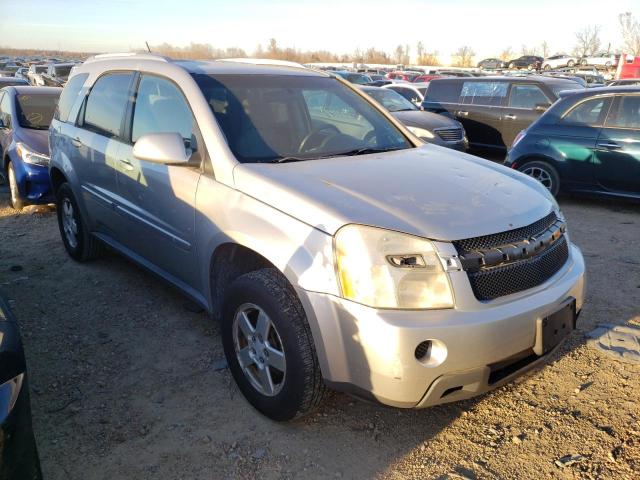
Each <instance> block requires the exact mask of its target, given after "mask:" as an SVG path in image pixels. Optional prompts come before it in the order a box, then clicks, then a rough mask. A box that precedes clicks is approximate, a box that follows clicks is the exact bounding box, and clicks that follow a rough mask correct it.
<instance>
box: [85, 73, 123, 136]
mask: <svg viewBox="0 0 640 480" xmlns="http://www.w3.org/2000/svg"><path fill="white" fill-rule="evenodd" d="M132 78H133V74H132V73H130V72H119V73H109V74H107V75H104V76H102V77H100V78H99V79H98V80H97V81H96V83H95V84H94V85H93V88H92V89H91V92H90V93H89V96H88V97H87V100H86V106H85V112H84V121H83V126H84V127H86V128H89V129H91V130H94V131H96V132H97V133H101V134H103V135H106V136H110V137H118V136H120V135H121V130H122V124H123V120H124V115H125V111H126V108H127V102H128V101H129V89H130V87H131V79H132Z"/></svg>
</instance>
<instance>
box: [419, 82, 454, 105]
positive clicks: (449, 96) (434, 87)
mask: <svg viewBox="0 0 640 480" xmlns="http://www.w3.org/2000/svg"><path fill="white" fill-rule="evenodd" d="M461 88H462V84H461V83H460V82H457V81H454V82H451V81H449V80H433V81H432V82H431V83H429V87H428V88H427V98H425V100H427V101H430V102H437V103H458V101H459V99H460V89H461Z"/></svg>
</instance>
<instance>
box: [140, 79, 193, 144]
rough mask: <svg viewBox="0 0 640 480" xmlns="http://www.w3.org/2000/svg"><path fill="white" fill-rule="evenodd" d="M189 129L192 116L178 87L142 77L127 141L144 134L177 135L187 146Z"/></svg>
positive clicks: (167, 82) (189, 140)
mask: <svg viewBox="0 0 640 480" xmlns="http://www.w3.org/2000/svg"><path fill="white" fill-rule="evenodd" d="M193 129H194V118H193V115H192V113H191V110H190V109H189V106H188V105H187V102H186V100H185V98H184V96H183V95H182V92H180V90H179V89H178V87H176V86H175V85H174V84H173V83H172V82H170V81H169V80H166V79H164V78H159V77H154V76H152V75H144V76H143V77H142V79H141V80H140V86H139V87H138V95H137V96H136V105H135V110H134V115H133V129H132V132H131V140H132V141H134V142H135V141H137V140H138V139H139V138H140V137H141V136H143V135H146V134H148V133H161V132H177V133H179V134H180V135H182V138H184V139H185V140H186V141H187V142H191V141H192V140H193V139H192V136H193Z"/></svg>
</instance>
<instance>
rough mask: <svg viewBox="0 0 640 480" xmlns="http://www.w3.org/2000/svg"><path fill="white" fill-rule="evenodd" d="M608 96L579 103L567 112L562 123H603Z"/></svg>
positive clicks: (592, 124)
mask: <svg viewBox="0 0 640 480" xmlns="http://www.w3.org/2000/svg"><path fill="white" fill-rule="evenodd" d="M608 100H609V99H608V98H606V97H605V98H593V99H591V100H587V101H585V102H582V103H579V104H578V105H577V106H575V107H574V108H573V109H572V110H570V111H569V113H567V114H566V115H565V116H564V118H563V119H562V123H570V124H574V125H590V126H594V125H595V126H597V125H602V119H603V117H604V114H605V106H606V105H607V102H608Z"/></svg>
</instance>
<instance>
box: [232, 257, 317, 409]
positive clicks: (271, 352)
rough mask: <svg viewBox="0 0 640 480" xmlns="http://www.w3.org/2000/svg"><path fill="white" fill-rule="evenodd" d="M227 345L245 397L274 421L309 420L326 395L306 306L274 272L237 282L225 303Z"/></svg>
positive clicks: (262, 272) (252, 274)
mask: <svg viewBox="0 0 640 480" xmlns="http://www.w3.org/2000/svg"><path fill="white" fill-rule="evenodd" d="M222 344H223V346H224V352H225V355H226V357H227V363H228V364H229V369H230V370H231V374H232V375H233V378H234V379H235V381H236V383H237V384H238V387H239V388H240V391H241V392H242V394H243V395H244V396H245V398H246V399H247V400H248V401H249V403H250V404H251V405H252V406H253V407H254V408H255V409H256V410H258V411H260V412H261V413H263V414H264V415H266V416H267V417H269V418H271V419H273V420H277V421H286V420H292V419H294V418H298V417H301V416H304V415H306V414H308V413H309V412H311V411H312V410H313V409H315V408H316V407H317V406H318V405H319V404H320V402H321V401H322V399H323V397H324V396H325V394H326V387H325V385H324V381H323V379H322V375H321V373H320V366H319V364H318V358H317V355H316V351H315V347H314V344H313V337H312V335H311V330H310V328H309V324H308V323H307V319H306V315H305V313H304V309H303V308H302V304H301V303H300V300H299V299H298V297H297V295H296V293H295V291H294V290H293V288H292V287H291V285H290V284H289V283H288V282H287V280H286V278H285V277H284V276H283V275H282V274H281V273H280V272H279V271H278V270H276V269H274V268H265V269H262V270H257V271H254V272H250V273H247V274H244V275H241V276H240V277H238V278H237V279H236V280H235V281H234V282H233V283H232V284H231V286H230V287H229V289H228V291H227V293H226V295H225V299H224V302H223V315H222Z"/></svg>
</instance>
